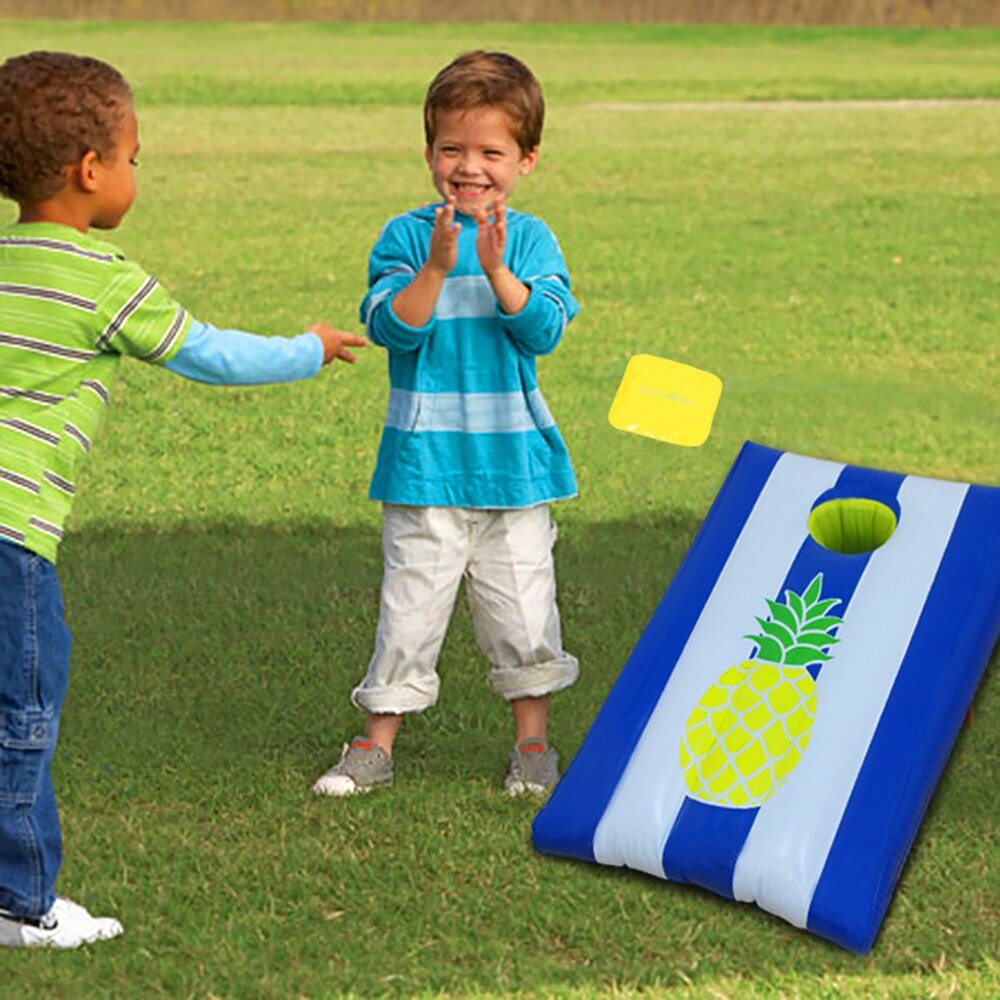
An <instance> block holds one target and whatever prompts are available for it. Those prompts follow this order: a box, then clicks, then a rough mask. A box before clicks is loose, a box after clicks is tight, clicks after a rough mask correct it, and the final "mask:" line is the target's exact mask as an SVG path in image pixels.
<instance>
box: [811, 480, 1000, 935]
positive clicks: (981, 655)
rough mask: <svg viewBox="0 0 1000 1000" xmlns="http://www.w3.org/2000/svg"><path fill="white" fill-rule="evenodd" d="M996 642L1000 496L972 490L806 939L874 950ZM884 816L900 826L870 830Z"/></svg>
mask: <svg viewBox="0 0 1000 1000" xmlns="http://www.w3.org/2000/svg"><path fill="white" fill-rule="evenodd" d="M955 581H960V582H959V583H958V584H956V582H955ZM998 638H1000V490H998V489H995V488H990V487H982V486H972V487H970V489H969V492H968V494H967V495H966V499H965V503H964V504H963V506H962V510H961V513H960V514H959V517H958V521H957V522H956V525H955V529H954V531H953V533H952V538H951V541H950V543H949V546H948V548H947V550H946V551H945V555H944V558H943V559H942V561H941V565H940V567H939V568H938V572H937V575H936V577H935V582H934V584H933V586H932V587H931V591H930V594H929V595H928V599H927V603H926V606H925V611H924V614H923V615H922V616H921V618H920V620H919V622H918V623H917V627H916V629H915V630H914V634H913V638H912V640H911V641H910V645H909V647H908V649H907V653H906V657H905V658H904V660H903V663H902V666H901V668H900V671H899V675H898V677H897V679H896V683H895V685H894V686H893V689H892V692H891V694H890V696H889V700H888V703H887V704H886V707H885V711H884V712H883V714H882V718H881V721H880V722H879V727H878V729H877V730H876V731H875V735H874V737H873V739H872V743H871V747H870V748H869V751H868V754H867V756H866V758H865V763H864V765H863V766H862V769H861V772H860V774H859V775H858V780H857V782H856V784H855V786H854V790H853V792H852V793H851V798H850V801H849V802H848V804H847V809H846V810H845V812H844V817H843V819H842V820H841V824H840V828H839V830H838V832H837V837H836V840H835V841H834V843H833V847H832V849H831V851H830V854H829V856H828V857H827V860H826V864H825V866H824V868H823V874H822V875H821V877H820V881H819V883H818V885H817V886H816V891H815V893H814V895H813V900H812V906H811V908H810V912H809V920H808V928H809V930H811V931H814V932H815V933H817V934H821V935H822V936H823V937H825V938H828V939H830V940H831V941H835V942H836V943H837V944H839V945H842V946H843V947H845V948H850V949H852V950H853V951H858V952H865V951H868V950H869V949H870V948H871V946H872V945H873V944H874V942H875V938H876V936H877V934H878V929H879V927H880V925H881V923H882V918H883V917H884V916H885V911H886V910H887V909H888V906H889V901H890V899H891V898H892V893H893V889H894V888H895V885H896V882H897V880H898V879H899V874H900V872H901V871H902V867H903V862H904V861H905V859H906V855H907V853H908V852H909V849H910V845H911V844H912V843H913V839H914V837H915V836H916V834H917V830H918V829H919V827H920V821H921V819H922V818H923V814H924V812H925V810H926V808H927V805H928V802H929V801H930V797H931V795H932V793H933V791H934V787H935V786H936V784H937V782H938V779H939V778H940V775H941V771H942V770H943V769H944V766H945V763H946V762H947V760H948V755H949V754H950V752H951V748H952V745H953V744H954V742H955V739H956V738H957V736H958V732H959V730H960V728H961V725H962V719H963V718H964V716H965V713H966V711H967V710H968V707H969V703H970V702H971V700H972V696H973V694H974V693H975V690H976V686H977V684H978V683H979V679H980V677H981V676H982V673H983V671H984V670H985V668H986V664H987V662H988V661H989V658H990V652H991V650H992V649H993V647H994V645H995V644H996V642H997V639H998ZM916 719H919V720H920V726H921V732H920V734H919V738H915V737H914V734H913V727H914V720H916ZM992 792H993V790H992V789H983V794H984V795H985V794H992ZM887 809H891V810H892V813H893V815H894V816H895V817H900V816H902V817H907V818H908V822H903V823H899V822H892V823H887V822H879V817H880V816H884V815H885V812H886V810H887ZM873 885H877V886H878V887H879V890H878V892H877V894H876V895H875V896H874V897H872V895H871V886H873Z"/></svg>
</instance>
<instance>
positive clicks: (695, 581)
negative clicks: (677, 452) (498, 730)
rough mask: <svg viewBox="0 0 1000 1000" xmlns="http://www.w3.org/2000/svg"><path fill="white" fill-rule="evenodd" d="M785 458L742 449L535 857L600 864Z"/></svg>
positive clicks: (541, 826)
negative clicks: (617, 810) (698, 628)
mask: <svg viewBox="0 0 1000 1000" xmlns="http://www.w3.org/2000/svg"><path fill="white" fill-rule="evenodd" d="M781 455H782V452H780V451H776V450H774V449H772V448H765V447H764V446H762V445H758V444H754V443H753V442H751V441H747V442H746V443H745V444H744V445H743V448H742V449H741V450H740V453H739V455H738V456H737V458H736V461H735V462H734V463H733V466H732V468H731V469H730V470H729V474H728V476H727V477H726V481H725V482H724V483H723V484H722V488H721V489H720V490H719V492H718V495H717V496H716V498H715V502H714V503H713V504H712V507H711V509H710V510H709V512H708V515H707V516H706V518H705V522H704V524H703V525H702V527H701V529H700V530H699V532H698V534H697V535H696V536H695V539H694V541H693V542H692V544H691V548H690V549H689V550H688V553H687V555H686V556H685V557H684V559H683V561H682V562H681V564H680V567H679V568H678V570H677V573H676V574H675V576H674V579H673V581H672V583H671V584H670V586H669V588H668V589H667V592H666V593H665V594H664V596H663V599H662V600H661V601H660V604H659V606H658V607H657V609H656V611H655V612H654V613H653V617H652V618H651V619H650V622H649V624H648V625H647V626H646V628H645V630H644V631H643V633H642V635H641V636H640V637H639V640H638V642H637V643H636V645H635V648H634V649H633V651H632V654H631V656H629V658H628V661H627V662H626V664H625V666H624V667H623V669H622V672H621V675H620V676H619V678H618V680H617V682H616V683H615V685H614V687H613V689H612V691H611V693H610V694H609V695H608V697H607V700H606V701H605V703H604V705H603V707H602V708H601V710H600V712H599V713H598V716H597V718H596V719H595V721H594V724H593V725H592V726H591V728H590V732H589V733H588V734H587V736H586V738H585V739H584V741H583V744H582V745H581V747H580V749H579V751H578V752H577V754H576V757H575V758H574V759H573V762H572V763H571V764H570V766H569V768H568V769H567V771H566V773H565V774H564V775H563V777H562V780H561V781H560V782H559V784H558V785H557V786H556V788H555V791H554V792H553V793H552V795H551V797H550V798H549V800H548V802H547V803H546V805H545V807H544V808H543V809H542V811H541V812H540V813H539V814H538V816H537V817H536V818H535V822H534V824H533V825H532V842H533V844H534V846H535V849H536V850H538V851H545V852H548V853H551V854H562V855H566V856H568V857H572V858H579V859H581V860H584V861H593V860H594V848H593V838H594V831H595V830H596V829H597V825H598V823H600V821H601V817H602V816H603V815H604V811H605V809H606V808H607V806H608V803H609V802H610V801H611V796H612V795H613V794H614V791H615V788H616V787H617V786H618V782H619V781H620V780H621V776H622V774H623V772H624V771H625V768H626V767H627V765H628V762H629V758H630V757H631V756H632V752H633V750H634V748H635V745H636V743H637V742H638V740H639V737H640V736H641V735H642V732H643V730H644V729H645V727H646V723H647V722H648V721H649V717H650V715H651V714H652V712H653V709H654V708H655V707H656V703H657V701H658V700H659V698H660V695H661V693H662V692H663V688H664V687H665V685H666V683H667V681H668V680H669V679H670V675H671V673H672V672H673V669H674V666H675V664H676V663H677V659H678V657H679V656H680V654H681V651H682V650H683V649H684V646H685V645H686V644H687V641H688V638H689V637H690V635H691V631H692V629H693V628H694V625H695V623H696V622H697V620H698V616H699V615H700V614H701V610H702V608H703V607H704V605H705V602H706V601H707V600H708V596H709V594H710V593H711V592H712V588H713V587H714V586H715V583H716V580H717V579H718V577H719V574H720V573H721V572H722V568H723V567H724V566H725V564H726V560H727V559H728V558H729V554H730V552H731V551H732V548H733V546H734V545H735V544H736V540H737V538H738V537H739V535H740V532H741V531H742V530H743V526H744V524H745V523H746V520H747V518H748V517H749V516H750V511H751V510H752V509H753V506H754V504H755V503H756V502H757V498H758V496H759V495H760V492H761V490H762V489H763V488H764V485H765V484H766V483H767V480H768V477H769V476H770V475H771V471H772V470H773V468H774V466H775V464H776V463H777V461H778V459H779V458H780V457H781Z"/></svg>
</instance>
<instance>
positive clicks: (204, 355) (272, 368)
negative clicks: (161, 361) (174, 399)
mask: <svg viewBox="0 0 1000 1000" xmlns="http://www.w3.org/2000/svg"><path fill="white" fill-rule="evenodd" d="M364 345H365V341H364V339H363V338H362V337H356V336H354V335H353V334H349V333H343V332H342V331H340V330H334V329H333V328H332V327H329V326H327V325H326V324H325V323H317V324H315V325H314V326H312V327H310V328H309V332H307V333H302V334H299V335H298V336H297V337H262V336H259V335H258V334H254V333H244V332H243V331H242V330H220V329H218V328H217V327H214V326H211V325H210V324H208V323H199V322H198V321H197V320H195V319H192V320H191V327H190V329H189V331H188V335H187V337H186V338H185V339H184V343H183V344H182V345H181V347H180V349H179V350H178V352H177V353H176V354H175V355H174V356H173V358H171V359H170V360H169V361H167V362H166V363H165V365H164V367H165V368H167V369H169V370H170V371H172V372H174V374H176V375H182V376H183V377H184V378H188V379H192V380H193V381H195V382H206V383H208V384H210V385H262V384H266V383H269V382H294V381H296V380H297V379H303V378H310V377H311V376H313V375H315V374H316V373H317V372H318V371H319V370H320V368H321V367H322V366H323V365H324V364H327V363H328V362H330V361H333V360H334V359H335V358H339V359H340V360H342V361H346V362H348V363H353V362H354V360H355V358H354V355H353V354H352V353H351V352H350V351H349V350H347V347H348V346H351V347H363V346H364Z"/></svg>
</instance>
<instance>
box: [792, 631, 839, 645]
mask: <svg viewBox="0 0 1000 1000" xmlns="http://www.w3.org/2000/svg"><path fill="white" fill-rule="evenodd" d="M835 642H840V640H839V639H834V638H833V636H832V635H827V634H826V632H803V633H802V635H800V636H799V641H798V645H800V646H813V647H815V648H816V649H822V648H823V647H824V646H832V645H833V644H834V643H835Z"/></svg>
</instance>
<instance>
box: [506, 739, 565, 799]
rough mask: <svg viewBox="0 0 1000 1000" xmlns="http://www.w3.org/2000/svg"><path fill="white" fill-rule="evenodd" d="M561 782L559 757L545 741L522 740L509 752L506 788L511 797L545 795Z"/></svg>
mask: <svg viewBox="0 0 1000 1000" xmlns="http://www.w3.org/2000/svg"><path fill="white" fill-rule="evenodd" d="M558 780H559V754H557V753H556V752H555V750H553V749H552V748H551V747H550V746H549V744H548V741H547V740H545V739H542V738H532V739H526V740H521V741H520V742H519V743H518V744H517V746H515V747H514V749H513V750H511V752H510V770H509V771H508V772H507V777H506V778H505V779H504V783H503V787H504V789H505V790H506V792H507V794H508V795H510V796H512V797H513V796H517V795H546V794H547V793H549V792H551V791H552V789H553V788H555V784H556V782H557V781H558Z"/></svg>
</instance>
